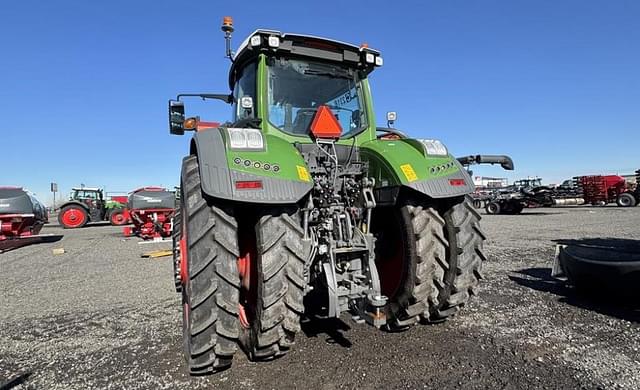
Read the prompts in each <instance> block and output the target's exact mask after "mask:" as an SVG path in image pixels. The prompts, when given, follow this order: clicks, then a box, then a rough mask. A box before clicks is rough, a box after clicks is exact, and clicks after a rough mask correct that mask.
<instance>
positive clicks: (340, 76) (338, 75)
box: [304, 69, 351, 80]
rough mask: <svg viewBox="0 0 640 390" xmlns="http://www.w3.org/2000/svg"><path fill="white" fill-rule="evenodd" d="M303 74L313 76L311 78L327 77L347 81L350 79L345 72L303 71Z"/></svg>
mask: <svg viewBox="0 0 640 390" xmlns="http://www.w3.org/2000/svg"><path fill="white" fill-rule="evenodd" d="M304 74H308V75H313V76H327V77H333V78H336V79H347V80H350V79H351V76H350V75H349V73H347V72H329V71H325V70H315V69H305V71H304Z"/></svg>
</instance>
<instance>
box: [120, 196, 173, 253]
mask: <svg viewBox="0 0 640 390" xmlns="http://www.w3.org/2000/svg"><path fill="white" fill-rule="evenodd" d="M127 206H128V207H127V210H128V212H129V215H130V218H131V222H132V223H133V226H127V227H125V228H124V235H125V236H127V237H129V236H132V235H136V236H139V237H141V238H143V239H145V240H148V239H162V238H168V237H171V232H172V230H173V222H172V217H173V214H174V213H175V194H174V193H173V192H171V191H167V190H166V189H164V188H162V187H142V188H139V189H137V190H135V191H133V192H132V193H131V195H129V199H128V203H127Z"/></svg>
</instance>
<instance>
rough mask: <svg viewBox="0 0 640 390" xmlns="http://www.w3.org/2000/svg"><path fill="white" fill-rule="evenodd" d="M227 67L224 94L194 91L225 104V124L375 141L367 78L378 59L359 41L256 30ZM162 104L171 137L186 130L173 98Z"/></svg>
mask: <svg viewBox="0 0 640 390" xmlns="http://www.w3.org/2000/svg"><path fill="white" fill-rule="evenodd" d="M223 30H224V28H223ZM227 54H228V56H229V57H230V58H231V59H232V66H231V69H230V72H229V87H230V89H231V91H232V92H231V94H230V95H228V96H226V95H213V94H202V95H197V94H195V95H196V96H199V97H202V98H204V99H207V98H212V99H221V100H224V101H226V102H228V103H230V104H231V105H232V106H233V108H232V119H231V122H229V123H228V125H230V127H238V128H241V127H254V128H258V129H260V130H261V132H262V134H270V135H271V134H272V135H277V136H278V137H281V138H284V139H286V140H288V141H290V142H303V143H309V142H311V138H318V137H320V138H333V139H339V140H347V139H349V141H347V142H348V143H350V144H352V143H353V140H352V138H353V137H355V136H359V135H362V137H359V140H360V139H362V140H364V139H367V140H371V139H375V120H374V118H373V111H372V110H371V109H370V106H371V98H370V95H369V86H368V83H367V75H368V74H369V73H371V72H372V71H373V70H374V69H375V68H376V67H377V66H381V65H382V64H383V60H382V57H381V56H380V53H379V52H378V51H376V50H373V49H370V48H368V46H367V45H366V44H364V45H362V46H361V47H357V46H354V45H351V44H348V43H344V42H340V41H335V40H330V39H326V38H319V37H314V36H308V35H300V34H289V33H282V32H279V31H273V30H263V29H260V30H256V31H254V32H253V33H252V34H251V35H249V37H248V38H247V39H246V40H245V41H244V42H243V43H242V44H241V45H240V48H239V49H238V51H237V52H236V53H232V52H230V51H228V53H227ZM185 96H192V95H191V94H181V95H179V96H178V100H176V101H172V102H170V122H171V129H172V131H171V132H172V133H173V134H180V133H182V132H184V130H190V128H189V126H187V128H185V127H184V124H185V123H186V124H187V125H189V124H190V123H193V122H190V121H189V119H197V120H199V118H186V119H185V116H184V106H183V105H182V104H180V103H181V102H180V101H179V100H180V98H181V97H185Z"/></svg>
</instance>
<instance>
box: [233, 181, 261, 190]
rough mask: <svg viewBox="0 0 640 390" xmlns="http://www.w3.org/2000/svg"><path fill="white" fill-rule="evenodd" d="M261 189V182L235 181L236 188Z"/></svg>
mask: <svg viewBox="0 0 640 390" xmlns="http://www.w3.org/2000/svg"><path fill="white" fill-rule="evenodd" d="M260 189H262V182H261V181H259V180H256V181H237V182H236V190H260Z"/></svg>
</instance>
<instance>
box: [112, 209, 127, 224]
mask: <svg viewBox="0 0 640 390" xmlns="http://www.w3.org/2000/svg"><path fill="white" fill-rule="evenodd" d="M124 222H125V219H124V213H122V212H117V213H112V214H111V223H112V224H114V225H124Z"/></svg>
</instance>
